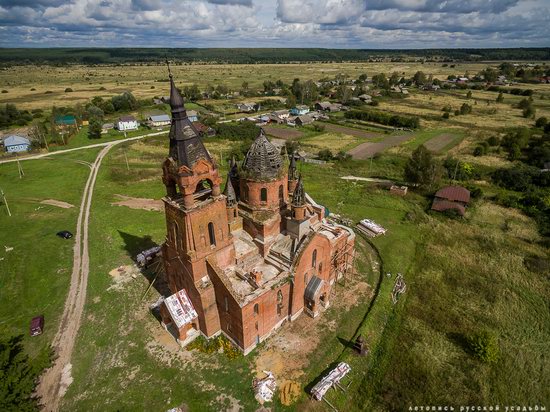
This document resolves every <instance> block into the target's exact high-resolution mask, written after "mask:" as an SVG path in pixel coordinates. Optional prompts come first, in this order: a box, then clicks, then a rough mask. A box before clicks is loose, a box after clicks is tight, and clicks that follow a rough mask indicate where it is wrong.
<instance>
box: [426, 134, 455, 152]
mask: <svg viewBox="0 0 550 412" xmlns="http://www.w3.org/2000/svg"><path fill="white" fill-rule="evenodd" d="M457 138H458V136H457V135H455V134H452V133H442V134H440V135H438V136H435V137H432V138H431V139H430V140H428V141H427V142H426V143H425V144H424V146H426V149H428V150H430V151H432V152H440V151H442V150H443V149H445V148H446V147H448V146H449V145H450V144H451V143H453V142H454V141H455V140H456V139H457Z"/></svg>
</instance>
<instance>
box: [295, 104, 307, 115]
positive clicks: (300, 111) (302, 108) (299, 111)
mask: <svg viewBox="0 0 550 412" xmlns="http://www.w3.org/2000/svg"><path fill="white" fill-rule="evenodd" d="M306 113H309V107H308V106H306V105H303V104H302V105H298V106H296V107H293V108H292V109H290V114H292V115H294V116H300V115H302V114H306Z"/></svg>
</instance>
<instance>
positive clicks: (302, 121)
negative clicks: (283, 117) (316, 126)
mask: <svg viewBox="0 0 550 412" xmlns="http://www.w3.org/2000/svg"><path fill="white" fill-rule="evenodd" d="M313 120H314V119H313V117H311V116H308V115H307V114H304V115H302V116H297V117H296V119H295V120H294V123H296V125H297V126H304V125H306V124H311V123H313Z"/></svg>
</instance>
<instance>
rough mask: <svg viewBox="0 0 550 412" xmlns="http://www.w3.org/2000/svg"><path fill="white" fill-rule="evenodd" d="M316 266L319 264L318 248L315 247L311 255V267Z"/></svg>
mask: <svg viewBox="0 0 550 412" xmlns="http://www.w3.org/2000/svg"><path fill="white" fill-rule="evenodd" d="M315 266H317V249H315V250H314V251H313V254H312V255H311V267H312V268H314V267H315Z"/></svg>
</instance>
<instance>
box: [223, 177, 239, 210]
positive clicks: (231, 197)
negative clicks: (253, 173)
mask: <svg viewBox="0 0 550 412" xmlns="http://www.w3.org/2000/svg"><path fill="white" fill-rule="evenodd" d="M223 194H224V195H225V196H226V197H227V206H229V207H233V206H235V205H236V204H237V195H236V194H235V189H233V184H232V183H231V177H230V176H227V182H226V183H225V190H224V191H223Z"/></svg>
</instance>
